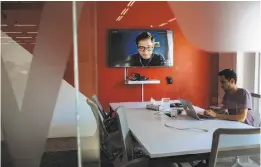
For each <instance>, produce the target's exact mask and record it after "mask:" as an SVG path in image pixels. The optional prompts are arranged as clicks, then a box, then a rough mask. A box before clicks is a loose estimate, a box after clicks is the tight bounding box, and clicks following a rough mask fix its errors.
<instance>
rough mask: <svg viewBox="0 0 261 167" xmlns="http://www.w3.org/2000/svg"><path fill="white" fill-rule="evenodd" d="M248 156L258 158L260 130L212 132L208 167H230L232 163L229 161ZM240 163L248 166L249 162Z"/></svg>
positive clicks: (219, 130) (221, 130) (218, 130)
mask: <svg viewBox="0 0 261 167" xmlns="http://www.w3.org/2000/svg"><path fill="white" fill-rule="evenodd" d="M250 155H251V156H256V157H260V128H253V129H217V130H216V131H215V132H214V134H213V140H212V148H211V153H210V158H209V167H215V166H219V165H221V166H232V164H234V161H230V160H231V159H234V158H235V157H237V156H239V157H244V158H245V157H249V156H250ZM247 159H248V158H247ZM241 163H243V164H244V165H243V166H248V164H249V163H251V162H250V161H245V160H244V161H242V162H241ZM240 165H241V164H240ZM256 165H257V164H256Z"/></svg>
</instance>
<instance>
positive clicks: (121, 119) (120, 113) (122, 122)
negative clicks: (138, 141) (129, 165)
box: [116, 107, 133, 163]
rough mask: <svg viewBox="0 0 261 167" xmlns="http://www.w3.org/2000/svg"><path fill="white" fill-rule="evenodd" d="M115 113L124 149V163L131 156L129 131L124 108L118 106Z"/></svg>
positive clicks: (131, 148)
mask: <svg viewBox="0 0 261 167" xmlns="http://www.w3.org/2000/svg"><path fill="white" fill-rule="evenodd" d="M116 113H117V121H118V126H119V130H120V133H121V136H122V142H123V145H124V151H123V163H126V162H127V161H130V160H131V159H132V158H133V156H132V155H133V146H132V140H131V133H130V129H129V125H128V121H127V116H126V114H127V113H126V108H124V107H118V108H117V110H116Z"/></svg>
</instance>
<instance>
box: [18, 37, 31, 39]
mask: <svg viewBox="0 0 261 167" xmlns="http://www.w3.org/2000/svg"><path fill="white" fill-rule="evenodd" d="M16 38H20V39H29V38H32V37H16Z"/></svg>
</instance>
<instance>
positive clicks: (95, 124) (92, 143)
mask: <svg viewBox="0 0 261 167" xmlns="http://www.w3.org/2000/svg"><path fill="white" fill-rule="evenodd" d="M88 104H89V106H90V108H89V107H88V108H89V110H90V111H89V112H92V113H93V117H94V118H93V121H92V122H91V123H90V124H89V127H82V128H81V127H80V129H79V130H80V131H79V135H80V136H79V138H80V141H81V148H79V149H80V150H81V155H82V157H81V158H82V164H86V165H87V164H94V166H97V167H98V166H99V164H100V125H99V115H98V114H96V113H95V112H93V105H90V104H92V102H88ZM87 112H88V111H87ZM85 120H86V119H84V118H81V117H80V119H79V120H78V123H77V124H78V126H82V125H81V124H82V121H85ZM88 128H92V129H95V130H94V131H93V133H92V134H89V135H88V136H85V135H82V134H84V131H83V130H86V129H87V130H88Z"/></svg>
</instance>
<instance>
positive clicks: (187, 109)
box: [179, 99, 214, 120]
mask: <svg viewBox="0 0 261 167" xmlns="http://www.w3.org/2000/svg"><path fill="white" fill-rule="evenodd" d="M179 101H180V103H181V104H182V105H183V108H184V110H185V112H186V113H187V115H188V116H190V117H192V118H195V119H197V120H203V119H214V118H213V117H211V116H207V115H203V114H198V113H197V112H196V111H195V109H194V107H193V105H192V103H191V102H190V101H188V100H184V99H179Z"/></svg>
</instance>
